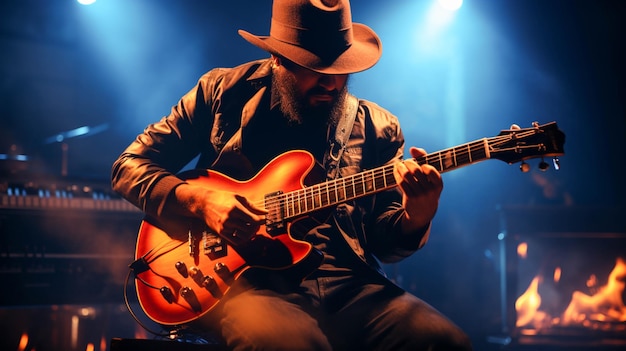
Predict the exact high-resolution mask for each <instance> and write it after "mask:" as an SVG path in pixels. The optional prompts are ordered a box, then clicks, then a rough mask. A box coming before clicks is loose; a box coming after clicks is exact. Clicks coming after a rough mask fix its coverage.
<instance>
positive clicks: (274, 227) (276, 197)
mask: <svg viewBox="0 0 626 351" xmlns="http://www.w3.org/2000/svg"><path fill="white" fill-rule="evenodd" d="M282 193H283V192H282V191H280V190H279V191H276V192H273V193H269V194H266V195H265V208H266V209H267V211H268V213H267V215H266V216H265V230H266V231H267V233H268V234H271V235H278V234H284V233H286V232H287V227H286V226H285V204H284V201H281V200H280V195H282Z"/></svg>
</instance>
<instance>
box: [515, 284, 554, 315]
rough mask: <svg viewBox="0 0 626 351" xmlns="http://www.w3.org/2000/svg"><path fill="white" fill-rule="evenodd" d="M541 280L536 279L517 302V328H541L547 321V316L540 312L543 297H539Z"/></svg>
mask: <svg viewBox="0 0 626 351" xmlns="http://www.w3.org/2000/svg"><path fill="white" fill-rule="evenodd" d="M540 280H541V278H540V277H538V276H537V277H535V278H534V279H533V280H532V282H530V285H529V286H528V289H526V291H525V292H524V293H523V294H522V295H521V296H520V297H519V298H518V299H517V301H515V310H516V311H517V322H516V323H515V326H516V327H524V326H528V325H532V326H534V327H539V326H540V325H542V324H543V323H544V321H545V320H546V319H547V314H546V313H544V312H542V311H539V307H540V306H541V296H540V295H539V291H538V290H539V282H540Z"/></svg>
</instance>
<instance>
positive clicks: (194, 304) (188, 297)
mask: <svg viewBox="0 0 626 351" xmlns="http://www.w3.org/2000/svg"><path fill="white" fill-rule="evenodd" d="M180 296H182V297H183V299H185V301H187V303H188V304H189V306H190V307H191V309H192V310H194V311H195V312H200V311H202V306H200V302H199V301H198V297H197V296H196V293H195V292H194V291H193V289H192V288H190V287H188V286H185V287H184V288H182V289H180Z"/></svg>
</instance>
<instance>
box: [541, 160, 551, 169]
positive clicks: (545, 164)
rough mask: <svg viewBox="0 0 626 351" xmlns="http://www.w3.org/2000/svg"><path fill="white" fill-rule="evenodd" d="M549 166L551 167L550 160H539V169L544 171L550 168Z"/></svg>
mask: <svg viewBox="0 0 626 351" xmlns="http://www.w3.org/2000/svg"><path fill="white" fill-rule="evenodd" d="M548 168H550V165H549V164H548V162H546V161H544V160H541V162H539V170H540V171H542V172H545V171H547V170H548Z"/></svg>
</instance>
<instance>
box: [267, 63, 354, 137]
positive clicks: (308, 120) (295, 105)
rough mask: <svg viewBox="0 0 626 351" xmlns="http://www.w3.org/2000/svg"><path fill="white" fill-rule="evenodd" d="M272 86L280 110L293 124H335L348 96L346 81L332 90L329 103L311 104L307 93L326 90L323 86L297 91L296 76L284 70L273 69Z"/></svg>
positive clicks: (311, 93)
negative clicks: (302, 91) (278, 101)
mask: <svg viewBox="0 0 626 351" xmlns="http://www.w3.org/2000/svg"><path fill="white" fill-rule="evenodd" d="M272 86H273V89H276V90H277V92H278V95H279V96H280V111H281V112H282V113H283V114H284V115H285V116H286V117H287V119H288V120H289V122H290V123H293V124H319V123H322V122H325V124H327V125H331V126H336V125H337V122H338V121H339V119H340V117H341V115H342V113H343V109H344V106H345V102H346V99H347V96H348V81H347V80H346V84H345V85H344V86H343V88H342V89H341V90H339V91H334V92H333V93H332V94H333V95H334V97H335V98H334V99H333V100H332V101H331V102H329V103H321V104H319V105H316V106H313V105H310V104H309V95H313V94H316V93H317V92H318V90H319V91H320V92H326V90H325V89H323V88H321V87H320V88H313V89H311V90H309V91H307V92H305V93H304V94H301V93H299V92H298V90H297V88H296V86H297V81H296V78H295V77H294V76H293V75H292V74H289V73H288V72H285V71H280V70H274V72H273V74H272Z"/></svg>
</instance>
